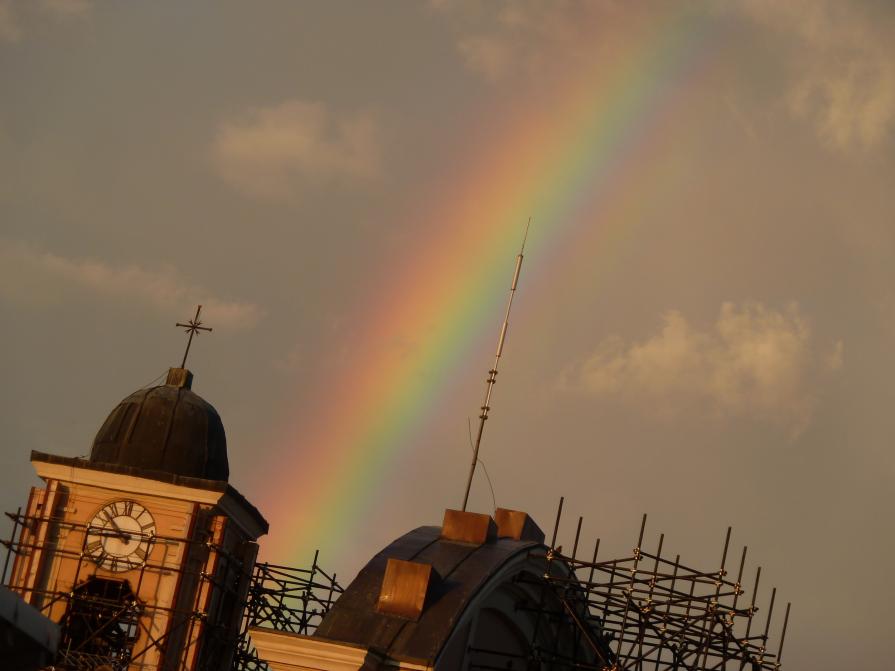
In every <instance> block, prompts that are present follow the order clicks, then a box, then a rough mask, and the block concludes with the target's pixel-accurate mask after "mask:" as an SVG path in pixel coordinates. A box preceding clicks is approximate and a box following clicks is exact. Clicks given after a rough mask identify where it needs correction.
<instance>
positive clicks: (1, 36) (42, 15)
mask: <svg viewBox="0 0 895 671" xmlns="http://www.w3.org/2000/svg"><path fill="white" fill-rule="evenodd" d="M92 6H93V3H92V2H91V0H36V1H35V2H26V0H20V1H19V2H16V0H0V42H7V43H14V42H19V41H20V40H21V39H22V38H23V37H24V36H25V35H26V34H27V30H26V28H27V24H29V23H32V22H33V21H40V20H42V19H46V18H49V19H58V20H65V19H69V18H74V17H81V16H84V15H86V14H87V13H88V12H89V11H90V10H91V9H92Z"/></svg>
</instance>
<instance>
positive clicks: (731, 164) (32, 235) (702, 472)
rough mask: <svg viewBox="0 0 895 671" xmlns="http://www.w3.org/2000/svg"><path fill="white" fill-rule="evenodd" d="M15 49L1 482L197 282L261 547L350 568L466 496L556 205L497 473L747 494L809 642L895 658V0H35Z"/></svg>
mask: <svg viewBox="0 0 895 671" xmlns="http://www.w3.org/2000/svg"><path fill="white" fill-rule="evenodd" d="M0 81H2V92H3V93H2V96H0V205H2V210H0V211H2V219H0V222H2V223H0V324H2V332H3V345H4V346H3V348H2V353H0V374H2V376H3V379H4V381H5V384H3V385H2V386H0V408H2V410H0V433H2V435H3V442H2V448H0V466H2V469H3V479H2V483H3V485H2V487H0V504H2V508H3V509H4V510H14V509H15V508H16V507H18V506H19V505H23V504H24V502H25V501H26V498H27V494H28V490H29V487H31V486H33V485H37V484H39V482H38V480H37V479H36V477H35V476H34V475H33V470H32V468H31V466H30V464H29V463H28V455H29V453H30V451H31V450H39V451H43V452H50V453H55V454H61V455H65V456H79V455H86V454H89V451H90V446H91V444H92V440H93V437H94V436H95V433H96V431H97V429H98V428H99V426H100V425H101V424H102V422H103V420H104V419H105V417H106V415H107V414H108V413H109V412H110V411H111V410H112V408H113V407H114V406H115V405H116V404H117V403H118V401H119V400H121V399H122V398H124V397H125V396H127V395H128V394H129V393H131V392H132V391H134V390H136V389H138V388H140V387H142V386H145V385H147V384H151V383H152V382H153V381H154V380H157V379H158V378H159V376H162V375H163V374H164V373H165V371H166V370H167V368H168V367H169V366H175V365H178V364H179V362H180V357H181V356H182V352H183V348H184V346H185V340H186V338H185V336H184V334H183V333H182V331H181V330H178V329H176V328H175V327H174V324H175V322H177V321H183V320H185V319H188V318H189V317H191V316H192V314H193V312H194V310H195V306H196V305H197V304H200V303H201V304H202V305H203V312H202V318H203V321H205V323H206V324H207V325H209V326H211V327H212V328H213V329H214V331H213V332H212V333H211V334H203V335H202V336H200V337H199V339H198V341H196V342H194V343H193V346H192V349H191V352H190V359H189V362H188V367H189V368H190V369H191V370H192V371H193V372H194V374H195V382H194V385H193V389H194V390H195V391H196V392H197V393H199V394H200V395H202V396H203V397H204V398H206V399H207V400H208V401H210V402H211V403H212V404H213V405H214V406H215V407H216V408H217V409H218V411H219V412H220V414H221V416H222V418H223V421H224V425H225V427H226V431H227V438H228V450H229V459H230V472H231V478H230V481H231V483H232V484H233V485H234V486H235V487H237V489H239V491H240V492H242V493H243V494H244V495H246V496H247V497H248V499H249V500H251V501H252V502H254V503H255V504H256V505H257V506H258V507H259V508H260V509H261V511H262V513H263V514H264V515H265V516H266V517H267V519H268V520H269V521H270V522H271V531H270V534H269V535H268V536H267V537H266V538H264V539H263V540H262V550H261V552H262V557H263V558H264V559H265V560H268V561H274V562H277V563H285V564H291V565H305V564H307V563H309V562H310V560H311V558H312V557H313V552H314V550H315V549H316V548H319V549H320V551H321V563H322V565H323V566H324V567H326V568H328V569H329V570H330V571H335V572H336V573H337V574H338V575H339V576H340V578H339V579H340V582H342V583H343V584H347V583H348V582H350V579H351V577H352V576H353V575H354V574H355V573H356V571H357V570H358V569H359V568H360V567H362V566H363V564H364V563H365V562H366V561H367V559H368V558H370V557H371V556H372V555H373V554H375V553H376V552H377V551H378V550H379V549H380V548H382V547H384V546H385V545H387V544H388V543H389V542H390V541H391V540H393V539H394V538H396V537H398V536H400V535H402V534H403V533H405V532H406V531H408V530H410V529H412V528H415V527H417V526H420V525H424V524H439V523H440V521H441V518H442V515H443V511H444V509H445V508H456V507H458V506H459V505H460V504H461V502H462V495H463V490H464V488H465V479H466V475H467V472H468V468H469V462H470V459H471V450H470V438H469V431H470V425H472V428H473V430H474V429H475V423H476V421H477V415H478V413H479V406H480V405H481V402H482V396H483V393H484V380H485V377H486V375H487V371H488V370H489V368H490V367H491V365H492V363H493V357H494V347H495V344H496V342H497V337H498V333H499V330H500V325H501V321H502V319H503V309H504V305H505V301H506V299H507V290H508V288H509V285H510V281H511V279H512V273H513V268H514V263H515V257H516V254H517V253H518V252H519V247H520V244H521V242H522V236H523V232H524V230H525V225H526V221H527V220H528V218H529V217H531V219H532V223H531V231H530V234H529V237H528V241H527V245H526V248H525V260H524V264H523V268H522V274H521V278H520V281H519V288H518V292H517V294H516V298H515V303H514V307H513V313H512V315H511V318H510V325H509V332H508V336H507V341H506V346H505V348H504V351H503V356H502V358H501V364H500V372H499V374H498V376H497V383H496V385H495V390H494V395H493V397H492V402H491V416H490V419H489V420H488V422H487V427H486V430H485V435H484V439H483V445H482V452H481V457H482V461H483V462H484V464H485V466H486V467H487V471H488V475H489V476H490V481H491V485H493V498H492V493H491V488H490V487H489V485H488V482H487V480H486V479H485V478H484V477H483V474H482V472H481V469H480V471H479V473H477V475H476V479H475V481H474V484H473V489H472V496H471V499H470V508H471V509H474V510H478V511H481V512H490V511H491V510H492V509H493V508H494V507H495V504H496V506H500V507H506V508H513V509H519V510H525V511H528V512H529V513H530V514H531V515H532V516H533V517H534V518H535V520H537V521H538V522H539V524H540V525H541V527H542V528H544V529H549V528H550V527H551V526H552V520H553V516H554V512H555V509H556V505H557V502H558V499H559V497H560V496H565V518H564V523H563V525H562V527H561V529H560V542H564V543H569V542H570V538H571V535H572V534H573V532H574V525H575V520H576V518H577V516H579V515H581V516H583V517H584V525H583V537H584V538H586V539H589V540H588V543H590V542H591V541H592V540H593V539H596V538H597V537H599V538H601V539H602V545H601V553H603V556H604V557H608V556H613V555H614V556H622V555H626V554H628V553H630V549H631V548H632V547H633V545H634V544H635V543H636V536H637V532H638V529H639V521H640V517H641V515H642V514H643V513H648V514H649V521H648V524H647V535H646V541H645V547H646V548H647V549H649V548H651V547H654V546H655V543H656V541H657V538H658V534H659V533H660V532H664V533H665V539H666V540H665V548H666V550H667V551H668V552H671V553H674V554H676V553H680V554H681V555H682V558H683V560H685V561H686V562H687V563H688V564H690V565H696V566H703V567H705V568H706V569H709V568H715V567H716V565H717V562H718V559H719V557H720V550H721V547H722V544H723V540H724V534H725V531H726V529H727V527H728V526H732V527H733V536H732V544H733V547H734V548H735V550H736V552H737V553H738V552H739V549H740V548H741V547H742V546H743V545H748V547H749V563H748V564H747V566H748V567H749V568H747V571H748V570H750V569H752V570H754V567H755V566H756V564H760V565H761V566H762V583H763V584H764V585H766V586H770V585H776V586H777V587H778V599H781V600H783V601H784V602H786V601H791V602H792V604H793V606H792V615H791V618H790V627H789V630H788V633H787V637H786V649H785V651H784V656H783V659H784V663H785V666H786V668H813V669H817V670H818V671H825V670H826V669H830V670H832V669H838V668H842V667H843V666H859V667H860V668H862V669H866V670H867V671H875V670H879V671H882V670H883V669H886V668H889V665H890V663H891V662H890V659H891V655H890V653H889V651H888V638H889V637H890V632H891V630H892V627H893V625H895V619H893V615H892V611H891V608H890V607H889V604H890V601H891V599H892V598H893V597H895V584H893V578H892V577H891V576H890V575H889V572H888V571H887V570H886V569H885V567H886V566H887V565H888V563H889V561H888V558H889V557H891V556H892V553H893V550H895V547H893V546H895V537H893V535H892V533H891V530H892V525H891V523H890V522H887V521H886V520H887V519H888V517H887V516H888V514H890V513H891V512H892V511H893V510H895V494H893V491H895V488H893V486H892V483H893V476H895V457H893V454H892V450H891V443H892V438H893V430H895V414H893V413H892V412H891V409H890V408H889V405H888V404H889V403H890V402H891V398H892V395H891V392H890V391H889V387H890V383H889V376H890V375H892V374H893V372H895V356H893V354H892V346H891V344H892V343H893V341H895V293H893V287H895V270H893V264H892V263H891V260H892V258H893V253H895V227H893V223H892V222H893V221H895V203H893V198H892V192H893V191H892V185H893V178H895V151H893V150H895V143H893V136H895V134H893V128H895V9H893V7H892V5H891V4H890V3H885V2H850V3H841V2H835V1H834V0H814V1H810V2H809V1H807V0H790V1H789V2H786V3H779V2H771V1H768V0H732V1H731V2H726V3H705V2H697V1H692V2H686V1H681V2H655V3H623V2H611V1H593V2H589V1H584V0H582V1H580V2H572V1H565V0H556V1H555V2H549V3H548V2H532V1H529V0H519V1H517V2H502V1H499V0H494V1H492V2H486V1H484V0H482V1H475V0H438V1H434V0H433V1H431V2H424V1H419V2H402V1H397V0H396V1H394V2H368V3H353V2H340V1H328V2H316V3H312V2H286V1H282V2H276V1H273V0H265V1H264V2H253V3H243V2H235V1H234V2H230V1H227V0H219V1H216V2H208V1H200V0H196V1H195V2H191V3H183V2H175V1H167V0H159V1H158V2H152V3H113V2H99V1H96V2H92V1H90V0H0ZM607 553H608V554H607ZM736 556H738V555H736ZM877 567H879V568H877ZM871 571H872V573H871V574H870V577H868V576H867V574H868V573H869V572H871ZM766 596H767V595H765V597H766ZM778 612H779V611H778ZM776 624H777V625H779V624H780V621H779V619H778V620H777V621H776ZM773 629H774V630H776V626H774V627H773Z"/></svg>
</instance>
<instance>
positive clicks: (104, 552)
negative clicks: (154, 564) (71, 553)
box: [84, 500, 155, 573]
mask: <svg viewBox="0 0 895 671" xmlns="http://www.w3.org/2000/svg"><path fill="white" fill-rule="evenodd" d="M154 540H155V520H153V519H152V515H150V514H149V511H148V510H146V508H144V507H143V506H141V505H140V504H139V503H137V502H136V501H127V500H125V501H115V502H113V503H109V504H108V505H105V506H103V507H102V508H100V510H99V512H98V513H96V515H94V516H93V519H92V520H90V524H89V526H88V528H87V539H86V541H85V544H84V550H85V552H86V553H87V555H88V556H89V557H90V558H91V559H93V561H95V562H96V563H97V564H99V565H100V566H102V567H103V568H105V569H108V570H109V571H114V572H116V573H117V572H120V571H129V570H131V569H133V568H139V567H140V566H142V565H143V564H144V563H145V562H146V557H147V556H148V555H149V551H150V549H151V548H152V543H153V541H154Z"/></svg>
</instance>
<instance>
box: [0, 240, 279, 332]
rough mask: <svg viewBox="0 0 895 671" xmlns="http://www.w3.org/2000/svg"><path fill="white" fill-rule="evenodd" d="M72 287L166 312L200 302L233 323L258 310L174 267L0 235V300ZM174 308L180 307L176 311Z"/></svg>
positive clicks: (51, 298)
mask: <svg viewBox="0 0 895 671" xmlns="http://www.w3.org/2000/svg"><path fill="white" fill-rule="evenodd" d="M72 290H75V291H79V292H84V293H88V294H91V295H94V296H99V297H103V298H109V299H121V300H123V299H127V300H128V301H129V302H133V301H138V302H139V303H141V304H142V305H145V306H148V307H152V308H155V309H158V310H159V311H161V312H164V313H165V314H166V315H167V314H171V313H172V311H176V310H180V311H181V312H183V313H184V314H189V313H190V310H191V309H194V308H195V306H196V304H200V303H201V304H202V306H203V315H204V316H205V317H206V318H208V319H209V320H214V321H215V322H216V323H219V324H222V325H227V326H230V327H232V328H239V327H243V328H248V327H251V326H254V325H255V324H256V323H257V322H258V320H259V319H260V318H261V316H262V310H261V308H260V307H258V306H257V305H253V304H251V303H243V302H238V301H229V300H223V299H220V298H217V297H216V296H213V295H211V294H210V293H209V292H208V291H206V290H205V289H203V288H202V287H200V286H197V285H194V284H191V283H189V282H188V281H186V280H184V279H183V278H182V277H180V276H179V275H178V274H177V273H176V272H175V271H174V270H173V269H167V270H161V271H159V270H147V269H145V268H141V267H140V266H136V265H127V266H118V267H116V266H111V265H109V264H107V263H104V262H102V261H97V260H94V259H72V258H67V257H64V256H60V255H58V254H54V253H52V252H46V251H38V250H35V249H32V248H31V247H28V246H26V245H23V244H20V243H16V242H9V241H5V240H2V239H0V300H5V301H8V302H13V303H19V304H22V303H24V304H32V305H33V304H50V305H52V304H53V303H55V302H57V301H60V300H63V299H64V297H65V296H66V295H67V292H70V291H72ZM178 314H179V313H178Z"/></svg>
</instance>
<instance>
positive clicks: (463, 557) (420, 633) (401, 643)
mask: <svg viewBox="0 0 895 671" xmlns="http://www.w3.org/2000/svg"><path fill="white" fill-rule="evenodd" d="M440 536H441V529H440V528H439V527H434V526H427V527H419V528H418V529H414V530H413V531H411V532H409V533H407V534H405V535H404V536H402V537H401V538H399V539H397V540H396V541H394V542H393V543H392V544H391V545H389V546H388V547H386V548H385V549H384V550H383V551H382V552H380V553H379V554H377V555H376V556H375V557H373V559H371V560H370V562H369V563H368V564H367V565H366V566H365V567H364V568H363V569H362V570H361V572H360V573H359V574H358V576H357V578H355V580H354V581H353V582H352V583H351V585H349V586H348V588H347V589H346V590H345V593H344V594H342V595H341V596H340V597H339V600H338V601H336V603H335V604H334V605H333V607H332V609H331V610H330V611H329V613H327V615H326V617H325V618H324V619H323V622H322V623H321V624H320V626H319V627H318V628H317V631H316V633H315V634H314V637H315V638H324V639H329V640H332V641H338V642H342V643H349V644H355V645H361V646H364V647H366V648H368V649H373V650H378V651H381V652H384V653H386V654H387V655H388V656H389V657H391V658H394V659H404V660H414V661H424V662H427V663H432V662H434V661H435V660H436V659H437V658H438V656H439V655H440V654H441V652H442V651H443V650H444V649H445V646H446V644H447V643H448V641H449V639H450V637H451V636H452V634H453V633H454V631H455V630H456V629H457V628H458V625H461V623H462V621H463V620H464V614H465V612H466V611H467V608H468V607H469V606H470V604H471V603H472V602H473V601H474V600H476V598H477V597H478V596H479V594H480V592H481V591H482V590H483V588H485V586H486V585H487V584H489V583H490V584H493V583H494V582H495V581H493V580H492V579H493V578H494V577H495V576H496V575H497V574H499V573H501V572H502V571H505V570H506V568H507V567H515V568H518V569H519V570H523V569H522V567H521V565H522V564H524V563H525V562H526V561H527V559H528V556H529V553H530V552H531V551H532V550H535V549H545V548H544V546H543V545H542V544H541V543H538V542H535V541H517V540H512V539H510V538H500V539H496V540H493V541H489V542H487V543H484V544H481V545H472V544H467V543H458V542H454V541H449V540H445V539H443V538H441V537H440ZM389 559H401V560H405V561H414V562H420V563H425V564H430V565H431V566H432V568H433V569H434V571H435V572H436V573H437V574H438V576H440V580H439V581H438V585H437V586H436V588H435V591H434V593H430V594H429V596H428V598H427V605H426V607H425V609H424V610H423V612H422V614H421V615H420V617H419V619H418V620H417V621H415V622H414V621H410V620H407V619H403V618H400V617H395V616H392V615H387V614H383V613H380V612H378V611H377V608H376V606H377V600H378V598H379V593H380V586H381V585H382V582H383V577H384V574H385V568H386V565H387V563H388V560H389Z"/></svg>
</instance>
